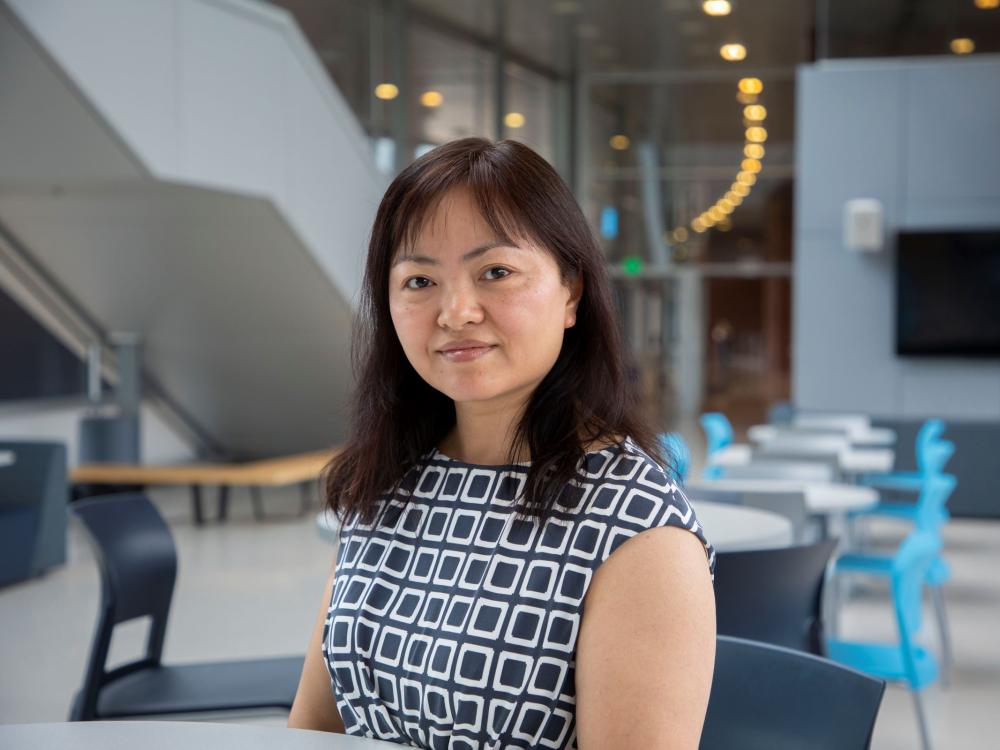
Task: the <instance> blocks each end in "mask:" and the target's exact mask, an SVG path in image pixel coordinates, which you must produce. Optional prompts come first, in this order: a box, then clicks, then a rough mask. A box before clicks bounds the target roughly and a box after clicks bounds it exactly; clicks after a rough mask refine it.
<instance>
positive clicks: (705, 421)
mask: <svg viewBox="0 0 1000 750" xmlns="http://www.w3.org/2000/svg"><path fill="white" fill-rule="evenodd" d="M698 421H699V422H700V423H701V429H703V430H704V431H705V440H706V442H707V443H708V455H709V456H711V455H712V454H713V453H715V452H716V451H717V450H719V449H721V448H725V447H726V446H727V445H729V444H730V443H732V442H733V426H732V425H731V424H730V423H729V419H728V418H727V417H726V415H725V414H721V413H719V412H717V411H713V412H706V413H705V414H702V415H701V418H700V419H699V420H698Z"/></svg>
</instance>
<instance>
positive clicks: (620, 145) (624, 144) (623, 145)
mask: <svg viewBox="0 0 1000 750" xmlns="http://www.w3.org/2000/svg"><path fill="white" fill-rule="evenodd" d="M608 142H609V143H610V144H611V148H613V149H614V150H615V151H625V150H626V149H628V147H629V144H630V143H631V141H630V140H629V137H628V136H627V135H623V134H621V133H619V134H618V135H613V136H611V138H610V140H609V141H608Z"/></svg>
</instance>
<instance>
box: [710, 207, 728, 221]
mask: <svg viewBox="0 0 1000 750" xmlns="http://www.w3.org/2000/svg"><path fill="white" fill-rule="evenodd" d="M708 215H709V216H711V217H712V220H713V221H722V220H723V219H725V218H726V212H725V211H723V210H722V209H721V208H719V207H718V206H712V207H711V208H710V209H708Z"/></svg>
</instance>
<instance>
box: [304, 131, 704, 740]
mask: <svg viewBox="0 0 1000 750" xmlns="http://www.w3.org/2000/svg"><path fill="white" fill-rule="evenodd" d="M356 336H357V338H356V342H355V343H356V346H355V356H356V357H357V359H358V362H357V373H358V387H357V393H356V396H355V400H354V411H353V420H352V425H351V430H352V432H351V436H350V439H349V442H348V443H347V447H346V448H345V450H344V451H343V452H341V453H340V454H339V455H338V456H337V457H336V458H335V459H334V460H333V461H332V462H331V464H330V466H329V467H328V471H327V477H326V490H327V498H328V503H329V506H330V508H331V509H332V510H333V511H335V512H336V513H337V515H338V517H339V518H340V519H341V522H342V531H341V540H340V549H339V552H338V555H337V562H336V571H335V573H333V574H331V576H330V578H329V580H328V581H327V585H326V590H325V591H324V593H323V599H322V603H321V607H320V611H319V616H318V617H317V620H316V625H315V628H314V632H313V636H312V641H311V643H310V647H309V650H308V654H307V656H306V663H305V667H304V670H303V675H302V679H301V683H300V685H299V691H298V694H297V696H296V700H295V705H294V707H293V708H292V713H291V716H290V719H289V726H293V727H301V728H310V729H325V730H328V731H334V732H345V731H346V732H347V733H348V734H353V735H364V736H368V737H376V738H381V739H387V740H392V741H395V742H398V743H400V744H413V745H416V746H419V747H435V748H436V747H447V748H494V747H496V748H500V747H511V746H512V747H552V748H572V747H578V748H583V749H585V750H586V749H589V748H616V747H629V748H652V747H657V748H696V747H697V746H698V740H699V736H700V733H701V725H702V722H703V720H704V716H705V709H706V706H707V702H708V694H709V689H710V685H711V678H712V670H713V665H714V653H715V609H714V597H713V592H712V586H711V569H712V566H713V564H714V555H713V553H712V550H711V547H710V546H709V545H708V542H707V541H706V540H705V537H704V535H703V533H702V531H701V527H700V526H699V525H698V522H697V520H696V518H695V516H694V513H693V511H692V510H691V508H690V506H689V505H688V503H687V501H686V499H685V498H684V496H683V495H682V494H681V493H680V491H679V490H677V488H676V486H675V485H674V484H673V482H672V481H670V479H669V478H668V476H670V475H669V474H668V473H665V471H664V469H663V468H661V467H662V464H663V461H662V457H661V456H660V448H659V447H658V444H657V441H656V440H655V437H654V434H653V432H652V431H651V430H650V428H649V426H648V425H647V424H646V423H645V420H644V418H643V415H642V413H641V411H640V408H641V407H640V404H639V400H638V398H637V395H636V388H635V386H634V385H633V383H632V382H631V381H630V380H629V378H628V376H627V368H626V362H625V360H626V357H625V353H624V349H623V344H622V341H621V338H620V335H619V332H618V328H617V323H616V320H615V313H614V308H613V305H612V300H611V293H610V288H609V283H608V278H607V272H606V269H605V261H604V259H603V256H602V253H601V251H600V249H599V247H598V246H597V244H596V242H595V241H594V239H593V236H592V234H591V232H590V230H589V228H588V225H587V223H586V220H585V219H584V217H583V214H582V213H581V211H580V209H579V207H578V206H577V204H576V202H575V201H574V199H573V196H572V194H571V193H570V192H569V190H568V188H567V187H566V185H565V184H564V183H563V182H562V180H561V179H560V178H559V176H558V175H557V174H556V172H555V171H554V170H553V169H552V167H551V166H550V165H549V164H547V163H546V162H545V160H544V159H542V158H541V157H539V156H538V155H537V154H535V153H534V152H533V151H531V149H529V148H527V147H526V146H523V145H521V144H518V143H515V142H512V141H502V142H499V143H496V144H494V143H491V142H489V141H486V140H482V139H478V138H468V139H463V140H459V141H454V142H452V143H448V144H445V145H443V146H440V147H439V148H436V149H434V150H433V151H431V152H429V153H428V154H426V155H424V156H423V157H421V158H420V159H418V160H417V161H415V162H414V163H413V164H411V165H410V166H409V167H407V168H406V169H405V170H403V172H402V173H401V174H400V175H399V176H398V177H397V178H396V179H395V181H394V182H393V183H392V185H390V187H389V189H388V191H387V192H386V194H385V197H384V198H383V200H382V204H381V205H380V207H379V210H378V214H377V216H376V218H375V224H374V227H373V229H372V236H371V242H370V245H369V251H368V260H367V268H366V274H365V281H364V289H363V303H362V308H361V316H360V320H359V322H358V327H357V328H356ZM331 678H332V689H331Z"/></svg>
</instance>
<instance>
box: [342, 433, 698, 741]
mask: <svg viewBox="0 0 1000 750" xmlns="http://www.w3.org/2000/svg"><path fill="white" fill-rule="evenodd" d="M527 466H528V465H527V464H515V465H511V466H479V465H473V464H467V463H462V462H460V461H457V460H454V459H451V458H448V457H447V456H445V455H443V454H442V453H440V452H438V451H437V450H432V451H430V452H429V453H428V454H426V455H425V456H424V457H423V460H422V461H421V463H420V464H419V465H418V466H417V467H416V468H415V469H414V470H413V471H411V472H410V475H408V476H407V477H406V478H405V479H404V483H403V488H402V489H403V491H402V492H401V493H400V495H402V496H403V497H404V498H405V502H402V501H400V500H398V499H394V500H391V501H390V502H389V503H388V505H386V504H385V500H386V498H385V497H383V502H382V505H381V510H382V515H381V516H380V517H379V518H376V520H375V522H374V523H373V524H370V525H365V524H362V523H359V522H358V519H357V518H356V517H355V518H353V519H348V520H347V522H346V523H344V525H343V526H342V528H341V532H340V548H339V550H338V553H337V570H336V576H335V582H334V587H333V592H332V596H331V601H330V606H329V610H328V612H327V617H326V625H325V628H324V633H323V657H324V661H325V662H326V665H327V668H328V670H329V672H330V676H331V679H332V687H333V692H334V697H335V698H336V702H337V708H338V709H339V711H340V715H341V718H342V719H343V721H344V725H345V727H346V730H347V734H349V735H356V736H363V737H371V738H377V739H382V740H388V741H393V742H397V743H399V744H403V745H411V746H414V747H423V748H448V749H449V750H473V749H475V750H487V749H490V750H492V749H494V748H497V749H499V748H507V747H519V748H522V747H531V748H534V747H543V748H575V747H576V722H575V718H576V714H575V704H576V688H575V679H574V674H575V659H574V657H575V652H576V639H577V633H578V631H579V628H580V623H581V618H582V614H583V606H582V603H583V599H584V596H585V595H586V593H587V588H588V586H589V584H590V581H591V579H592V577H593V575H594V572H595V571H596V570H597V568H598V567H599V566H600V564H601V563H602V562H603V561H604V560H606V559H607V558H608V556H609V555H610V554H611V553H612V552H614V551H615V549H617V548H618V546H619V545H621V544H622V543H623V542H625V541H626V540H628V539H629V538H631V537H632V536H634V535H636V534H638V533H640V532H642V531H645V530H647V529H652V528H656V527H659V526H677V527H680V528H684V529H688V530H690V531H691V532H693V533H694V534H696V535H697V536H698V538H699V539H700V540H701V541H702V543H703V544H704V545H705V550H706V554H707V556H708V563H709V566H710V570H711V571H712V572H713V574H714V569H715V553H714V551H713V549H712V547H711V545H710V544H709V543H708V541H707V540H706V538H705V535H704V533H703V531H702V528H701V526H700V525H699V523H698V520H697V518H696V517H695V513H694V511H693V510H692V508H691V506H690V505H689V504H688V501H687V499H686V498H685V497H684V495H683V493H682V492H681V491H680V490H679V489H678V488H677V486H676V484H674V483H673V482H672V481H671V480H670V479H668V477H667V475H666V473H665V472H664V470H663V469H662V468H661V467H660V466H658V465H657V464H656V463H655V462H654V461H653V460H652V459H651V458H650V457H649V456H647V455H646V454H645V453H644V452H643V451H642V450H641V449H639V448H638V446H637V445H636V444H635V443H634V442H633V441H632V440H631V439H628V438H626V439H625V440H624V441H623V442H622V443H619V444H618V445H614V446H610V447H608V448H605V449H604V450H600V451H596V452H593V453H588V454H587V455H586V456H585V458H584V460H583V461H582V462H581V467H580V470H579V471H578V478H577V480H576V481H573V482H571V483H570V484H569V485H567V487H566V488H565V490H564V491H563V494H562V496H561V498H560V501H559V503H558V504H557V505H556V506H555V513H554V514H553V517H552V518H551V519H550V520H549V521H548V522H547V523H546V524H545V525H544V526H540V525H539V522H538V520H537V519H530V520H528V521H515V518H514V500H515V498H516V497H518V495H519V494H520V489H521V485H522V484H523V482H524V480H525V477H526V472H527Z"/></svg>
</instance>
